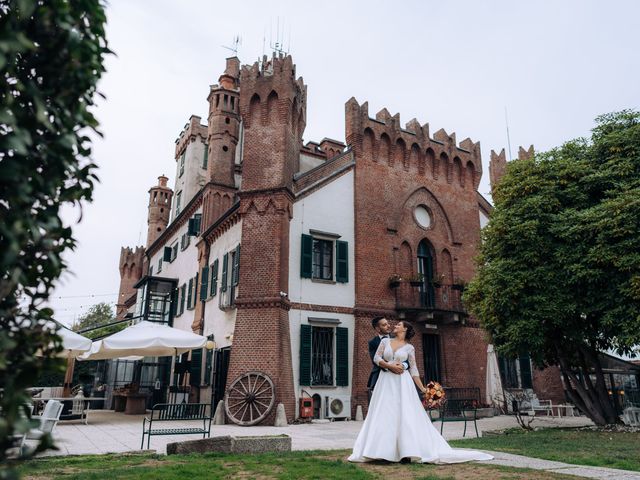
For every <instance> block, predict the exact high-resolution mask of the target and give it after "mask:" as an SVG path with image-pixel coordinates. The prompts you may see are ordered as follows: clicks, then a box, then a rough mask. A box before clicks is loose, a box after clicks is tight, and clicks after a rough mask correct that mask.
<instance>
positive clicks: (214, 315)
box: [203, 222, 242, 348]
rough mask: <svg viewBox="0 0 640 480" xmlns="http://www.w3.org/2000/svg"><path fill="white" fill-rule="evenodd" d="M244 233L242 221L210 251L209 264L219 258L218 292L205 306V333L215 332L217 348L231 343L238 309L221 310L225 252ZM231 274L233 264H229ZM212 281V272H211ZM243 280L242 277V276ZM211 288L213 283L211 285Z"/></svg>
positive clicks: (236, 244)
mask: <svg viewBox="0 0 640 480" xmlns="http://www.w3.org/2000/svg"><path fill="white" fill-rule="evenodd" d="M241 235H242V222H238V223H236V224H235V225H234V226H233V227H231V228H230V229H229V230H227V231H226V232H225V233H224V234H223V235H222V236H221V237H220V238H218V239H217V240H216V241H215V243H214V244H213V245H211V249H210V253H209V266H211V265H212V264H213V262H214V260H216V259H218V293H217V295H216V296H215V297H212V298H208V299H207V301H206V303H205V307H204V332H203V335H205V336H208V335H211V334H213V336H214V337H213V338H214V341H215V342H216V348H223V347H227V346H229V345H231V343H232V335H233V330H234V328H235V324H236V311H237V310H236V309H235V308H233V309H230V310H227V311H224V310H220V307H219V305H220V303H219V302H220V282H221V280H222V257H223V256H224V254H225V253H227V252H230V251H232V250H235V249H236V247H237V246H238V244H239V243H240V238H241ZM240 255H241V256H242V251H241V252H240ZM228 268H229V270H228V272H229V275H230V274H231V264H229V267H228ZM209 281H211V273H209ZM240 282H242V277H240ZM209 288H211V285H209Z"/></svg>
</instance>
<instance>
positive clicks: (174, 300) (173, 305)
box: [169, 287, 179, 323]
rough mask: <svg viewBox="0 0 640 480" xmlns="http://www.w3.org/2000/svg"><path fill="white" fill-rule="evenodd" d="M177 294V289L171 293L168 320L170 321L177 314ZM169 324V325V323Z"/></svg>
mask: <svg viewBox="0 0 640 480" xmlns="http://www.w3.org/2000/svg"><path fill="white" fill-rule="evenodd" d="M178 293H179V289H178V287H176V288H174V289H173V291H172V292H171V318H170V320H172V319H173V317H175V316H176V314H177V313H178ZM169 323H171V321H170V322H169Z"/></svg>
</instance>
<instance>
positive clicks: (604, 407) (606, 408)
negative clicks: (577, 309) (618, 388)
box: [556, 346, 617, 426]
mask: <svg viewBox="0 0 640 480" xmlns="http://www.w3.org/2000/svg"><path fill="white" fill-rule="evenodd" d="M556 353H557V356H558V363H559V364H560V371H561V372H562V376H563V378H564V380H565V388H566V390H567V394H568V396H569V398H570V399H571V401H572V402H573V403H574V405H575V406H576V407H578V409H579V410H580V411H581V412H582V413H584V414H585V415H586V416H587V417H589V418H590V419H591V420H592V421H593V423H595V424H596V425H601V426H603V425H607V424H612V423H616V421H617V417H616V415H615V411H613V406H612V405H611V402H610V400H609V397H608V393H607V388H606V384H605V383H604V375H603V374H602V367H601V366H600V363H599V361H598V359H597V355H596V356H595V360H596V362H597V363H595V362H593V361H592V356H591V355H586V357H587V360H589V362H585V363H586V365H585V367H588V366H589V364H590V363H591V364H592V365H591V366H592V367H593V368H594V369H595V373H596V384H595V385H593V383H592V382H591V380H590V379H587V378H586V377H585V383H586V384H587V385H588V386H589V387H592V388H586V387H585V385H583V384H582V382H580V380H579V379H578V377H577V376H576V375H575V373H573V371H572V365H571V363H570V362H569V358H568V357H567V355H566V353H564V351H563V350H562V349H561V348H560V347H559V346H557V347H556ZM581 353H582V352H581ZM585 353H586V352H585ZM598 369H599V370H600V374H601V375H602V377H601V379H598ZM581 370H582V373H583V376H586V375H588V374H589V369H588V368H582V369H581ZM601 390H602V391H601ZM603 399H606V401H603ZM612 412H613V415H612Z"/></svg>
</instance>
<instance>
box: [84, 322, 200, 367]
mask: <svg viewBox="0 0 640 480" xmlns="http://www.w3.org/2000/svg"><path fill="white" fill-rule="evenodd" d="M206 346H207V337H203V336H202V335H196V334H195V333H191V332H188V331H185V330H180V329H177V328H173V327H170V326H168V325H165V324H161V323H154V322H147V321H142V322H140V323H136V324H135V325H132V326H131V327H127V328H125V329H124V330H121V331H120V332H117V333H114V334H113V335H110V336H108V337H106V338H103V339H102V340H98V341H96V342H93V345H92V346H91V352H89V353H86V354H84V355H80V356H79V357H78V359H79V360H104V359H107V358H123V357H132V356H137V357H168V356H174V355H180V354H182V353H185V352H188V351H190V350H194V349H197V348H203V347H206Z"/></svg>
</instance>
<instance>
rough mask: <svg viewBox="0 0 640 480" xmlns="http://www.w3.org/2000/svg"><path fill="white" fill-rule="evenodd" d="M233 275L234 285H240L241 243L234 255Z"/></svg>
mask: <svg viewBox="0 0 640 480" xmlns="http://www.w3.org/2000/svg"><path fill="white" fill-rule="evenodd" d="M232 271H233V276H232V277H231V281H232V282H233V285H234V286H235V285H238V282H239V281H240V245H238V247H237V248H236V254H235V255H234V257H233V269H232Z"/></svg>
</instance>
